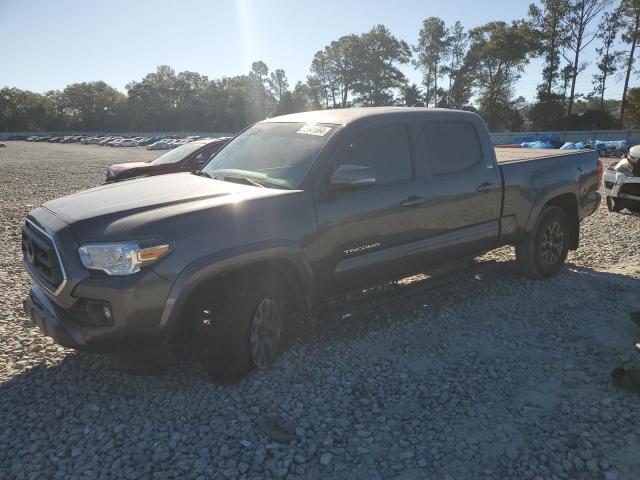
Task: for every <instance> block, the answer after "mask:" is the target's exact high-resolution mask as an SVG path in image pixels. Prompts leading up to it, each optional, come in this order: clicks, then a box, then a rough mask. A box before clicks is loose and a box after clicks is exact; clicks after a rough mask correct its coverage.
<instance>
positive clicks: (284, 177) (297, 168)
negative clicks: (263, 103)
mask: <svg viewBox="0 0 640 480" xmlns="http://www.w3.org/2000/svg"><path fill="white" fill-rule="evenodd" d="M335 130H336V125H316V124H313V125H311V124H305V123H258V124H256V125H254V126H252V127H251V128H249V129H247V130H245V131H244V132H243V133H241V134H240V135H238V136H237V137H236V138H235V139H233V140H232V141H231V143H229V144H228V145H227V146H225V147H224V148H223V149H222V150H220V151H219V152H218V153H217V154H216V156H215V157H213V158H212V159H211V161H210V162H209V163H208V164H207V165H206V166H205V167H204V168H203V171H204V172H206V173H208V174H210V175H218V176H221V177H223V178H224V176H225V175H232V176H243V177H247V178H250V179H252V180H255V181H257V182H261V183H264V184H266V185H267V186H276V187H278V186H279V187H285V188H298V187H299V186H300V184H301V183H302V181H303V180H304V177H305V176H306V174H307V172H308V171H309V168H310V167H311V164H312V163H313V161H314V160H315V158H316V156H317V155H318V153H320V150H322V147H324V146H325V145H326V143H327V142H328V141H329V138H331V135H333V133H334V131H335Z"/></svg>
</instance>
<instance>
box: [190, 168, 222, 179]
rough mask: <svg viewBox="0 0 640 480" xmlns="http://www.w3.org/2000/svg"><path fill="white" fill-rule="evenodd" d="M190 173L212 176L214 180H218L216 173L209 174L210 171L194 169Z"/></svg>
mask: <svg viewBox="0 0 640 480" xmlns="http://www.w3.org/2000/svg"><path fill="white" fill-rule="evenodd" d="M191 173H192V174H194V175H197V176H199V177H207V178H212V179H214V180H220V177H218V176H217V175H211V174H210V173H207V172H205V171H204V170H194V171H193V172H191Z"/></svg>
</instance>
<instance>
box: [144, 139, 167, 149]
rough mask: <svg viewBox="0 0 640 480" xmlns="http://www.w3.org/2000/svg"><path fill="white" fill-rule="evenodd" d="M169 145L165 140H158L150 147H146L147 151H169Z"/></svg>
mask: <svg viewBox="0 0 640 480" xmlns="http://www.w3.org/2000/svg"><path fill="white" fill-rule="evenodd" d="M170 149H171V144H169V142H168V141H167V140H159V141H157V142H154V143H152V144H150V145H147V150H170Z"/></svg>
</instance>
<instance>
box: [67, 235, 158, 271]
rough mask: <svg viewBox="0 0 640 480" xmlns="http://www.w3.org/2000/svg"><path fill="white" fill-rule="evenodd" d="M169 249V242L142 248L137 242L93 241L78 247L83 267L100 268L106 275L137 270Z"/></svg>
mask: <svg viewBox="0 0 640 480" xmlns="http://www.w3.org/2000/svg"><path fill="white" fill-rule="evenodd" d="M170 251H171V246H170V245H169V244H163V245H156V246H153V247H145V248H142V247H141V246H140V245H138V244H137V243H93V244H87V245H82V246H81V247H80V248H79V249H78V253H79V254H80V260H81V261H82V265H84V266H85V268H88V269H89V270H101V271H103V272H105V273H107V274H108V275H131V274H132V273H136V272H139V271H140V268H141V267H143V266H144V265H147V264H149V263H153V262H155V261H156V260H158V259H159V258H161V257H164V256H165V255H167V254H168V253H169V252H170Z"/></svg>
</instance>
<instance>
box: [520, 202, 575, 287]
mask: <svg viewBox="0 0 640 480" xmlns="http://www.w3.org/2000/svg"><path fill="white" fill-rule="evenodd" d="M568 227H569V224H568V222H567V216H566V214H565V213H564V210H562V209H561V208H559V207H544V209H543V210H542V212H541V213H540V219H539V220H538V224H537V225H536V227H535V229H534V231H533V232H532V233H531V234H530V235H529V236H527V238H526V239H525V240H524V241H523V242H522V243H520V244H519V245H517V246H516V259H517V261H518V263H519V265H520V269H521V270H522V272H523V273H524V274H525V275H527V276H529V277H532V278H538V279H540V278H547V277H553V276H555V275H557V274H558V272H560V269H561V268H562V266H563V265H564V262H565V260H566V259H567V254H568V252H569V228H568Z"/></svg>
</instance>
